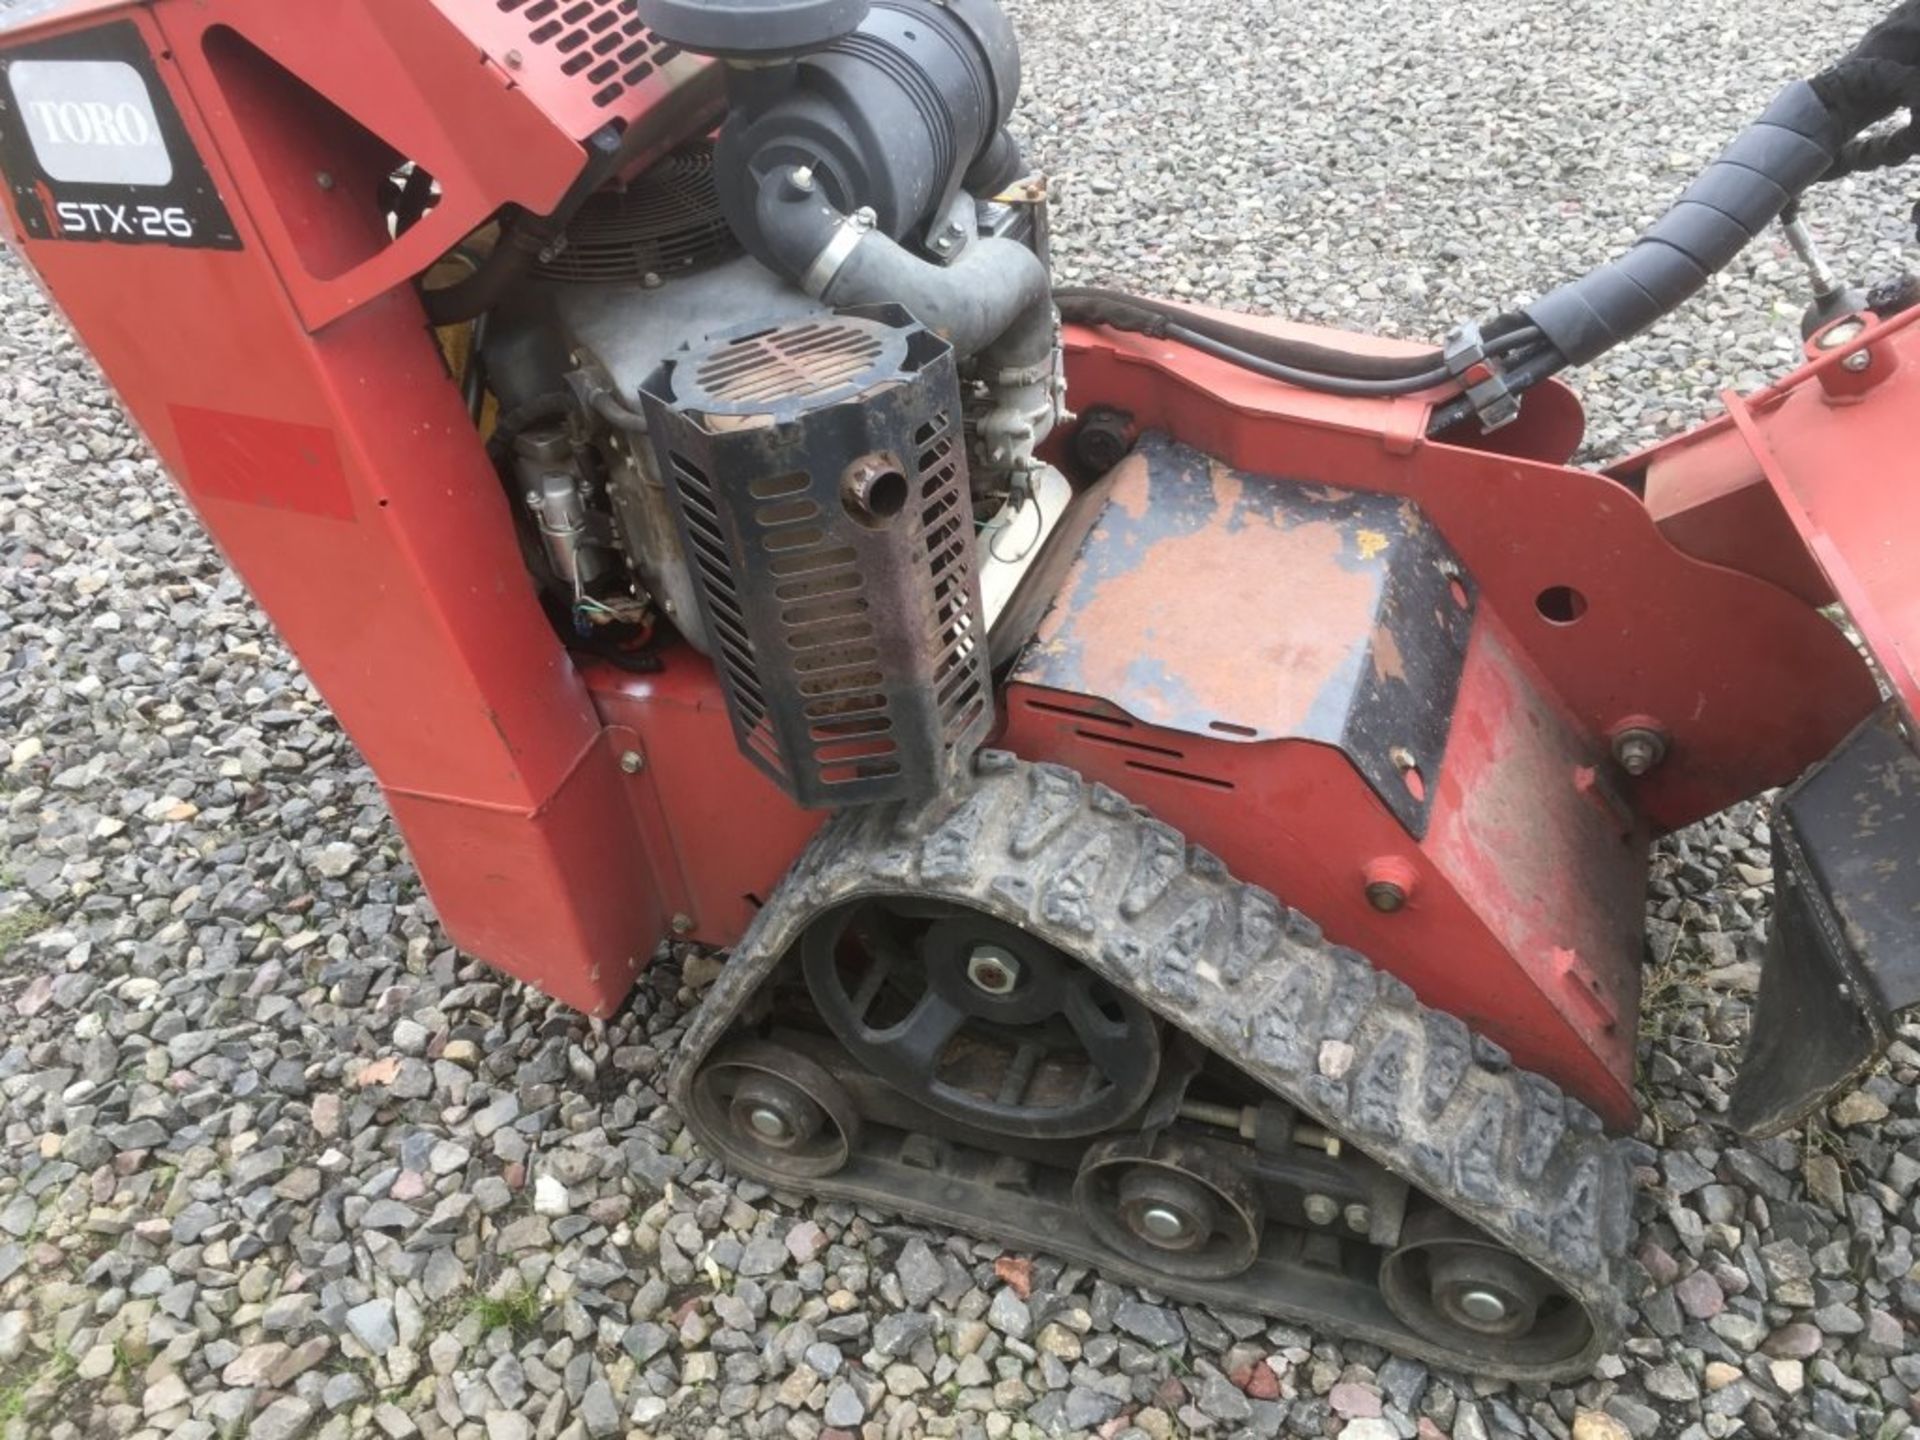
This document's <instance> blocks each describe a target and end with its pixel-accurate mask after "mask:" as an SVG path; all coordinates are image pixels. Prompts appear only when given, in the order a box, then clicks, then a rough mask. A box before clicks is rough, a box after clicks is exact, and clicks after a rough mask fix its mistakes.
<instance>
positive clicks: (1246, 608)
mask: <svg viewBox="0 0 1920 1440" xmlns="http://www.w3.org/2000/svg"><path fill="white" fill-rule="evenodd" d="M1110 478H1111V481H1112V490H1111V494H1110V496H1109V499H1108V503H1107V508H1106V510H1105V512H1104V513H1103V514H1102V515H1101V517H1100V519H1099V520H1098V521H1097V522H1096V523H1095V525H1094V527H1093V530H1092V532H1091V533H1090V534H1089V535H1088V537H1087V539H1086V541H1085V543H1084V544H1083V545H1082V546H1081V550H1080V554H1079V556H1078V558H1077V559H1076V560H1075V561H1074V564H1073V567H1072V569H1071V570H1070V571H1069V572H1068V575H1067V579H1066V583H1065V584H1064V585H1063V587H1062V589H1061V598H1060V602H1059V603H1058V604H1057V605H1056V606H1055V607H1054V610H1053V612H1052V613H1051V614H1050V615H1048V616H1047V618H1046V619H1045V620H1044V621H1043V622H1042V624H1041V626H1040V629H1039V632H1038V633H1037V634H1036V636H1035V638H1034V643H1033V644H1032V645H1031V646H1030V647H1029V648H1028V650H1027V652H1026V654H1025V655H1024V656H1023V657H1022V659H1021V661H1020V664H1019V666H1018V668H1017V670H1016V671H1015V674H1014V679H1015V681H1017V682H1019V683H1023V684H1027V685H1037V686H1045V687H1047V688H1049V689H1052V690H1058V691H1063V692H1067V693H1071V694H1080V695H1091V696H1096V697H1098V698H1100V699H1103V700H1105V701H1107V702H1109V703H1110V704H1113V705H1116V706H1118V707H1119V708H1120V709H1121V710H1123V711H1125V712H1126V713H1127V714H1128V715H1130V716H1132V717H1133V718H1134V719H1136V720H1139V721H1141V722H1143V723H1145V724H1149V725H1158V726H1162V727H1164V728H1166V729H1169V730H1178V731H1181V732H1183V733H1186V734H1190V735H1198V736H1204V737H1206V738H1207V739H1210V740H1220V741H1229V742H1243V743H1257V742H1260V741H1267V740H1313V741H1318V742H1320V743H1322V744H1327V745H1333V746H1337V747H1338V748H1340V749H1341V750H1343V751H1345V752H1346V754H1347V755H1348V757H1349V758H1350V759H1351V760H1352V761H1353V763H1354V765H1355V766H1356V767H1357V768H1358V769H1359V770H1360V772H1361V773H1362V774H1363V775H1364V776H1365V777H1366V778H1367V781H1368V783H1369V784H1371V785H1372V787H1373V788H1374V790H1375V791H1376V792H1377V793H1378V794H1379V796H1380V798H1381V800H1382V801H1383V802H1385V804H1386V805H1387V807H1388V808H1389V809H1390V810H1391V811H1392V812H1393V813H1394V815H1396V816H1397V817H1398V818H1399V819H1400V821H1401V823H1402V824H1404V825H1405V826H1406V827H1407V829H1408V830H1409V831H1410V832H1411V833H1412V834H1414V835H1416V836H1420V835H1424V834H1425V833H1426V827H1427V821H1428V818H1429V815H1430V813H1431V808H1432V799H1433V796H1434V794H1435V793H1436V790H1437V787H1438V783H1439V777H1440V766H1441V761H1442V758H1443V756H1444V755H1445V753H1446V748H1447V736H1448V733H1449V731H1450V729H1451V727H1452V722H1453V710H1454V701H1455V698H1456V696H1457V695H1458V693H1459V688H1460V673H1461V669H1462V667H1463V665H1464V663H1465V659H1466V653H1467V642H1468V639H1469V637H1470V635H1471V633H1472V629H1473V611H1474V604H1475V595H1474V587H1473V582H1472V580H1471V579H1470V577H1468V576H1467V575H1466V573H1465V572H1464V570H1463V569H1462V568H1461V566H1460V564H1459V562H1458V560H1457V559H1456V557H1455V556H1454V554H1453V552H1452V550H1451V549H1449V548H1448V546H1447V544H1446V542H1445V541H1444V540H1442V539H1441V537H1440V535H1439V533H1438V532H1437V531H1435V530H1434V528H1433V527H1432V525H1430V524H1429V523H1428V522H1427V520H1426V518H1425V516H1424V515H1423V514H1422V513H1421V511H1420V508H1419V507H1418V506H1417V505H1415V504H1414V503H1413V502H1412V501H1410V500H1406V499H1404V498H1401V497H1399V496H1393V495H1376V494H1365V493H1361V492H1358V491H1348V490H1335V489H1330V488H1328V487H1326V486H1324V485H1308V484H1301V483H1299V482H1295V481H1288V480H1284V479H1275V478H1271V477H1267V476H1261V475H1252V474H1247V473H1245V472H1242V471H1238V470H1234V469H1231V468H1230V467H1228V466H1226V465H1223V464H1221V463H1220V462H1218V461H1216V460H1214V459H1212V458H1211V457H1209V456H1207V455H1205V454H1202V453H1201V452H1200V451H1198V450H1195V449H1192V448H1190V447H1188V446H1185V445H1179V444H1176V443H1174V442H1173V441H1172V440H1170V439H1168V438H1167V437H1166V436H1164V435H1160V434H1149V435H1147V436H1145V437H1143V438H1142V439H1141V441H1140V444H1139V445H1138V447H1136V449H1135V450H1134V452H1133V453H1132V454H1131V455H1130V456H1128V458H1127V459H1126V460H1124V461H1123V462H1121V464H1120V465H1119V466H1118V467H1117V468H1116V469H1115V470H1114V472H1113V474H1112V476H1111V477H1110Z"/></svg>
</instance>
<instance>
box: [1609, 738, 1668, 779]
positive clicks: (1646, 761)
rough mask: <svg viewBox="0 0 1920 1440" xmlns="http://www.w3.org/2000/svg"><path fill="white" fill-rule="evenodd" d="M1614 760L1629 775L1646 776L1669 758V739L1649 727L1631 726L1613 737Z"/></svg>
mask: <svg viewBox="0 0 1920 1440" xmlns="http://www.w3.org/2000/svg"><path fill="white" fill-rule="evenodd" d="M1613 758H1614V759H1615V760H1616V761H1618V762H1619V765H1620V768H1621V769H1622V770H1624V771H1626V772H1627V774H1629V775H1633V776H1636V777H1638V776H1641V775H1645V774H1647V773H1648V772H1649V771H1651V770H1653V769H1655V768H1656V767H1657V766H1658V765H1659V764H1660V762H1661V761H1663V760H1665V759H1666V758H1667V737H1666V736H1665V735H1663V734H1662V733H1661V732H1660V731H1658V730H1655V729H1652V728H1651V727H1649V726H1645V725H1634V726H1630V727H1628V728H1627V729H1625V730H1622V731H1620V732H1619V733H1618V734H1617V735H1615V736H1614V737H1613Z"/></svg>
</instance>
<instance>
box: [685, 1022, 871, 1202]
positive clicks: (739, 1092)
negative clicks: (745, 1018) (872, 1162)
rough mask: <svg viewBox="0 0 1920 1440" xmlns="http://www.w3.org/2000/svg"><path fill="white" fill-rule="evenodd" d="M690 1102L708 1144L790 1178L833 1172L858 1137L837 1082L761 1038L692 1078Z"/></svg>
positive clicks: (732, 1049) (854, 1114)
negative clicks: (707, 1138)
mask: <svg viewBox="0 0 1920 1440" xmlns="http://www.w3.org/2000/svg"><path fill="white" fill-rule="evenodd" d="M692 1100H693V1107H694V1111H695V1115H696V1118H697V1119H698V1120H699V1122H700V1125H701V1129H702V1130H703V1132H704V1133H705V1135H706V1136H708V1137H710V1138H709V1140H708V1143H709V1144H712V1145H714V1146H715V1147H717V1148H721V1149H724V1150H725V1151H727V1152H728V1158H730V1159H737V1160H742V1161H745V1162H746V1163H747V1164H748V1165H751V1166H758V1167H761V1168H764V1169H767V1170H776V1171H778V1172H779V1173H780V1174H782V1175H786V1176H790V1177H791V1178H793V1179H795V1180H817V1179H821V1178H823V1177H824V1176H828V1175H831V1174H833V1173H834V1172H835V1171H836V1170H838V1169H840V1168H841V1166H843V1165H845V1164H846V1163H847V1159H848V1157H849V1156H851V1155H852V1154H853V1149H854V1146H856V1145H857V1144H858V1143H859V1140H860V1113H859V1111H857V1110H856V1109H855V1108H854V1105H853V1102H852V1100H850V1099H849V1098H848V1096H847V1093H846V1091H844V1090H843V1089H841V1088H840V1083H839V1082H838V1081H837V1080H835V1079H834V1078H833V1077H832V1076H831V1075H829V1074H828V1073H827V1072H826V1071H825V1070H823V1069H822V1068H821V1067H820V1066H818V1065H816V1064H815V1063H814V1062H813V1061H811V1060H809V1059H807V1058H806V1056H804V1055H800V1054H798V1053H796V1052H795V1051H792V1050H789V1049H787V1048H786V1047H785V1046H783V1045H775V1044H772V1043H770V1042H769V1041H765V1040H740V1041H736V1042H735V1043H733V1044H731V1045H728V1046H727V1047H726V1048H725V1049H723V1050H721V1051H720V1052H719V1053H718V1054H717V1055H715V1056H714V1057H713V1058H712V1059H711V1060H709V1061H708V1062H707V1063H706V1064H705V1065H703V1066H702V1067H701V1068H700V1073H699V1074H698V1075H697V1076H696V1077H695V1078H694V1084H693V1092H692Z"/></svg>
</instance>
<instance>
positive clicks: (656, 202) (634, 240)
mask: <svg viewBox="0 0 1920 1440" xmlns="http://www.w3.org/2000/svg"><path fill="white" fill-rule="evenodd" d="M739 253H740V245H739V242H738V241H736V240H735V239H734V238H733V232H732V231H731V230H730V229H728V228H727V222H726V221H725V219H723V218H722V217H721V214H720V192H719V190H718V188H717V187H716V185H715V183H714V176H713V147H712V146H711V145H705V144H702V145H694V146H689V147H688V148H686V149H684V150H678V151H675V152H674V153H673V154H671V155H669V156H667V158H666V159H664V160H662V161H661V162H660V163H659V164H658V165H656V166H654V167H653V168H652V169H651V170H649V171H647V173H646V174H644V175H642V176H640V177H639V178H638V179H637V180H635V181H634V182H633V183H632V184H631V185H628V186H627V187H626V188H625V189H623V190H603V191H601V192H600V193H599V194H597V195H594V196H593V197H591V198H590V199H589V200H588V201H587V203H586V204H585V205H584V206H582V207H581V210H580V213H579V214H578V215H577V216H575V217H574V220H573V223H572V224H571V225H569V226H568V227H567V243H566V244H565V245H564V246H562V247H561V248H560V249H559V250H557V251H554V252H553V253H551V254H550V255H549V256H548V257H547V258H546V259H544V260H541V261H540V262H539V263H538V264H537V266H536V267H535V269H536V273H538V274H539V275H541V276H542V277H544V278H545V279H548V280H557V281H560V282H561V283H563V284H570V285H604V284H618V283H622V282H624V283H629V284H638V283H640V282H642V281H644V280H645V279H646V278H647V277H648V276H649V275H655V276H658V277H660V278H661V279H666V278H669V277H670V276H672V275H675V274H677V273H680V272H682V271H687V270H697V269H699V268H701V267H702V266H705V265H710V264H712V263H713V262H715V261H717V260H726V259H730V258H731V257H733V256H734V255H737V254H739Z"/></svg>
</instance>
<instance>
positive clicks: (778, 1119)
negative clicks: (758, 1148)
mask: <svg viewBox="0 0 1920 1440" xmlns="http://www.w3.org/2000/svg"><path fill="white" fill-rule="evenodd" d="M747 1124H749V1125H751V1126H752V1127H753V1133H754V1134H756V1135H758V1136H759V1137H760V1138H761V1139H763V1140H785V1139H787V1138H789V1137H790V1136H791V1135H792V1133H793V1132H792V1130H791V1129H789V1128H788V1125H787V1117H786V1116H784V1115H782V1114H781V1113H780V1112H779V1111H778V1110H776V1109H774V1108H773V1107H772V1106H771V1105H756V1106H754V1107H753V1109H752V1110H750V1111H748V1112H747Z"/></svg>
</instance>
